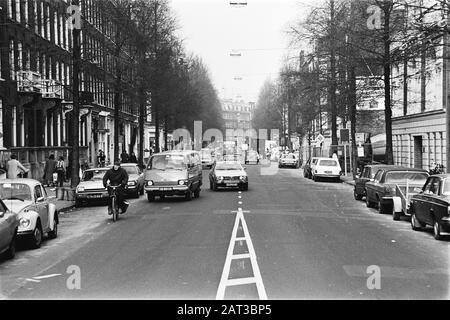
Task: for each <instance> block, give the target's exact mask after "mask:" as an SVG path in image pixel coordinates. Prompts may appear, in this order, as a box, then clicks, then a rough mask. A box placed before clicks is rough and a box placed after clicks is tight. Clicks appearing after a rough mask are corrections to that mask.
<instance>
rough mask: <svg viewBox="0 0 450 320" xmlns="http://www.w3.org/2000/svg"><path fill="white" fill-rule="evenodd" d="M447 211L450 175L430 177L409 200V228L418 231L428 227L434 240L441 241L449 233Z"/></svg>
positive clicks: (449, 200)
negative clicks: (430, 228) (430, 227)
mask: <svg viewBox="0 0 450 320" xmlns="http://www.w3.org/2000/svg"><path fill="white" fill-rule="evenodd" d="M449 210H450V174H439V175H432V176H430V177H428V179H427V181H426V182H425V184H424V185H423V187H422V189H421V190H420V191H419V193H418V194H415V195H414V196H413V197H412V199H411V203H410V213H411V228H412V229H413V230H416V231H418V230H422V229H423V228H425V227H426V226H427V225H430V226H432V227H433V233H434V238H435V239H436V240H441V239H442V236H443V234H444V233H449V232H450V215H449Z"/></svg>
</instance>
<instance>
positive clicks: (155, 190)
mask: <svg viewBox="0 0 450 320" xmlns="http://www.w3.org/2000/svg"><path fill="white" fill-rule="evenodd" d="M202 178H203V176H202V162H201V159H200V155H199V153H198V152H197V151H192V150H183V151H178V150H177V151H167V152H162V153H157V154H154V155H152V156H151V157H150V159H149V160H148V163H147V167H146V169H145V187H144V189H145V192H146V193H147V199H148V201H149V202H152V201H154V200H155V197H156V196H158V197H160V198H161V199H163V198H164V197H165V196H184V197H185V198H186V200H191V199H192V198H193V197H194V198H198V197H200V191H201V186H202Z"/></svg>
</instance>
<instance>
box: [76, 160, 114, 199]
mask: <svg viewBox="0 0 450 320" xmlns="http://www.w3.org/2000/svg"><path fill="white" fill-rule="evenodd" d="M108 170H109V168H106V167H105V168H93V169H88V170H86V171H84V173H83V178H82V179H81V181H80V183H79V184H78V186H77V189H76V191H75V206H76V207H81V206H82V205H83V204H84V203H89V202H92V201H103V202H105V203H106V201H107V200H108V197H109V195H108V189H106V188H105V187H104V186H103V176H104V175H105V174H106V172H107V171H108Z"/></svg>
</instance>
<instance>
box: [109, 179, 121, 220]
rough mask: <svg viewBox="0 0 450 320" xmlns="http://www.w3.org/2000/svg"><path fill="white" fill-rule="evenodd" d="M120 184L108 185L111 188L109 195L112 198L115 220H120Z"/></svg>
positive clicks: (113, 217)
mask: <svg viewBox="0 0 450 320" xmlns="http://www.w3.org/2000/svg"><path fill="white" fill-rule="evenodd" d="M119 187H120V186H108V188H109V189H110V190H111V192H110V195H109V197H110V198H111V210H112V219H113V221H114V222H116V221H117V220H119V205H118V204H117V191H116V190H117V189H118V188H119Z"/></svg>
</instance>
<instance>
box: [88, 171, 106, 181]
mask: <svg viewBox="0 0 450 320" xmlns="http://www.w3.org/2000/svg"><path fill="white" fill-rule="evenodd" d="M106 171H107V170H86V171H85V172H84V173H83V179H82V181H96V180H103V176H104V175H105V173H106Z"/></svg>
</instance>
